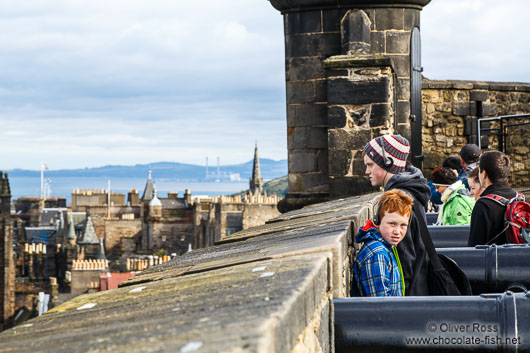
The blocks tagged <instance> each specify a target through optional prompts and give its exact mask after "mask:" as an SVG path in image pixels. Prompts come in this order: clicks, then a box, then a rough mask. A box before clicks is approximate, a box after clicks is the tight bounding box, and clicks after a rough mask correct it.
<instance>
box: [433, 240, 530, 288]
mask: <svg viewBox="0 0 530 353" xmlns="http://www.w3.org/2000/svg"><path fill="white" fill-rule="evenodd" d="M436 251H437V252H438V253H439V254H444V255H447V256H449V257H450V258H452V259H453V260H455V261H456V263H457V264H458V265H459V266H460V268H461V269H462V271H464V273H465V274H466V276H467V278H468V279H469V282H470V283H471V288H472V290H473V294H480V293H496V292H504V291H505V290H507V289H512V288H511V287H512V286H513V290H514V291H515V288H516V287H517V286H519V287H520V286H523V287H524V288H528V289H530V244H521V245H515V244H505V245H500V246H497V245H490V246H485V245H478V246H476V247H474V248H445V249H436Z"/></svg>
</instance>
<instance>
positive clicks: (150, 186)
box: [142, 168, 154, 201]
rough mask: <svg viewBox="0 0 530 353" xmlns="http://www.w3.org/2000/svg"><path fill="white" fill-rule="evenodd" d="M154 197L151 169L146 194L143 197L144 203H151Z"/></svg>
mask: <svg viewBox="0 0 530 353" xmlns="http://www.w3.org/2000/svg"><path fill="white" fill-rule="evenodd" d="M153 196H154V188H153V178H152V177H151V168H149V174H148V175H147V183H145V189H144V194H143V195H142V201H151V200H152V199H153Z"/></svg>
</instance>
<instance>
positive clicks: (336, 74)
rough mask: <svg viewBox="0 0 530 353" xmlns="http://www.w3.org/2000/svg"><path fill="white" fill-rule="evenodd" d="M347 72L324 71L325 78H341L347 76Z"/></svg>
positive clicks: (343, 70)
mask: <svg viewBox="0 0 530 353" xmlns="http://www.w3.org/2000/svg"><path fill="white" fill-rule="evenodd" d="M348 75H349V72H348V70H347V69H326V76H327V77H328V78H329V77H343V76H348Z"/></svg>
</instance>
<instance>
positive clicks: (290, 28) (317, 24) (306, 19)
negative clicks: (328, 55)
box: [284, 10, 322, 34]
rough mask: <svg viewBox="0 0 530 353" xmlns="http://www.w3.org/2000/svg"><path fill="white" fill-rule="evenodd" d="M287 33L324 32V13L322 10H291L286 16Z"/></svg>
mask: <svg viewBox="0 0 530 353" xmlns="http://www.w3.org/2000/svg"><path fill="white" fill-rule="evenodd" d="M284 19H285V23H286V29H287V31H286V32H285V34H301V33H314V32H322V13H321V11H320V10H316V11H303V12H291V13H287V14H285V16H284Z"/></svg>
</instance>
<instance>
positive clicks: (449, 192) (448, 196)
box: [439, 180, 475, 226]
mask: <svg viewBox="0 0 530 353" xmlns="http://www.w3.org/2000/svg"><path fill="white" fill-rule="evenodd" d="M443 200H445V201H444V204H443V207H442V212H441V213H440V218H439V220H441V222H440V223H441V224H442V225H444V226H449V225H459V224H469V222H470V221H471V212H473V206H475V199H474V198H473V196H471V195H470V194H469V191H467V189H466V187H465V185H464V183H462V181H460V180H458V181H457V182H456V183H454V184H452V185H451V186H449V187H448V188H447V189H446V190H445V192H444V193H443V195H442V201H443Z"/></svg>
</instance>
